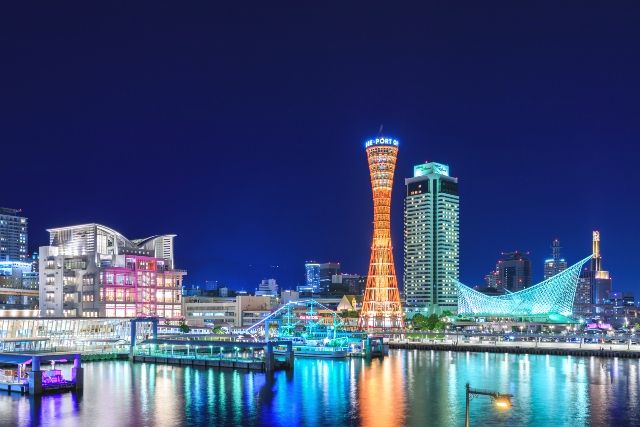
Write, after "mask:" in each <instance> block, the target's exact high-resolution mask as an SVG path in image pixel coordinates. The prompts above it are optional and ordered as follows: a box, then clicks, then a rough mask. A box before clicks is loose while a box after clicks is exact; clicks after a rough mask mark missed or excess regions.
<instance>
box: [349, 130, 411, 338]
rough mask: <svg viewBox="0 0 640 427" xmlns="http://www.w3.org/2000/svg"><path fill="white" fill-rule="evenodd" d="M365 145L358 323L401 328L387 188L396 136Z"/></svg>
mask: <svg viewBox="0 0 640 427" xmlns="http://www.w3.org/2000/svg"><path fill="white" fill-rule="evenodd" d="M365 148H366V151H367V160H368V161H369V172H370V174H371V189H372V190H373V241H372V243H371V261H370V263H369V273H368V275H367V285H366V288H365V291H364V299H363V302H362V311H361V312H360V319H359V322H358V325H359V326H360V328H362V329H366V330H374V331H375V330H378V331H379V330H381V329H403V328H404V320H403V312H402V306H401V305H400V292H399V291H398V280H397V279H396V269H395V265H394V263H393V246H392V244H391V190H392V188H393V172H394V170H395V167H396V158H397V156H398V140H397V139H393V138H383V137H378V138H375V139H370V140H369V141H367V142H366V143H365Z"/></svg>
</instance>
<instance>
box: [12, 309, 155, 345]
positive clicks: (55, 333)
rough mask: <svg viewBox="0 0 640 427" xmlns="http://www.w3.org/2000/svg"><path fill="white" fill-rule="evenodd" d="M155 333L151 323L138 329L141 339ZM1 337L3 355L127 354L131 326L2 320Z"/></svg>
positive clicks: (77, 320)
mask: <svg viewBox="0 0 640 427" xmlns="http://www.w3.org/2000/svg"><path fill="white" fill-rule="evenodd" d="M162 328H163V327H162V326H160V327H159V329H162ZM151 333H152V330H151V324H150V323H140V324H138V325H137V327H136V336H137V337H138V340H141V339H144V338H145V337H148V336H150V335H151ZM0 337H1V338H0V352H22V353H24V352H47V351H49V352H50V351H98V350H99V351H105V350H112V349H115V348H116V347H120V349H121V350H125V351H126V350H128V342H129V341H130V338H131V323H130V320H129V319H114V318H109V319H107V318H37V317H32V318H0Z"/></svg>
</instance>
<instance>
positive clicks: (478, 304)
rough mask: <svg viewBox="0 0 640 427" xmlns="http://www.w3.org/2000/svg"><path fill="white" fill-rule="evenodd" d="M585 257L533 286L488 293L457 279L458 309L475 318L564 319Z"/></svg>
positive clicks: (569, 314)
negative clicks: (503, 292)
mask: <svg viewBox="0 0 640 427" xmlns="http://www.w3.org/2000/svg"><path fill="white" fill-rule="evenodd" d="M590 260H591V256H589V257H587V258H584V259H583V260H581V261H579V262H577V263H576V264H574V265H572V266H571V267H569V268H567V269H566V270H565V271H563V272H562V273H560V274H557V275H555V276H553V277H551V278H550V279H547V280H545V281H543V282H540V283H538V284H536V285H534V286H530V287H527V288H525V289H521V290H519V291H516V292H509V293H506V294H504V295H497V296H488V295H485V294H483V293H481V292H478V291H477V290H474V289H472V288H469V287H467V286H465V285H463V284H462V283H460V282H458V313H459V314H460V315H462V316H469V317H475V318H487V317H490V318H515V319H520V320H522V321H539V322H565V321H567V320H568V318H570V317H571V316H572V315H573V304H574V296H575V293H576V288H577V286H578V279H579V276H580V270H581V269H582V266H583V265H585V264H586V263H587V262H589V261H590Z"/></svg>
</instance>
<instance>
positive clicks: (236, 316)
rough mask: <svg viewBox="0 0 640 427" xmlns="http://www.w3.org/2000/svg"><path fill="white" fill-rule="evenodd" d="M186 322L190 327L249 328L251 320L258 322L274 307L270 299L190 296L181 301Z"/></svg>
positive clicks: (249, 296)
mask: <svg viewBox="0 0 640 427" xmlns="http://www.w3.org/2000/svg"><path fill="white" fill-rule="evenodd" d="M182 305H183V311H184V316H185V320H186V322H187V323H188V324H189V326H192V327H203V326H206V327H216V326H220V327H228V328H241V327H243V326H250V325H252V324H253V323H255V322H253V323H249V322H251V321H252V320H253V319H256V318H257V319H258V320H260V319H261V318H263V317H265V313H267V315H268V313H271V312H272V310H273V309H274V307H275V304H274V301H273V299H272V298H268V297H264V296H252V295H240V296H236V297H229V298H223V297H207V296H192V297H184V298H183V300H182ZM256 322H257V320H256Z"/></svg>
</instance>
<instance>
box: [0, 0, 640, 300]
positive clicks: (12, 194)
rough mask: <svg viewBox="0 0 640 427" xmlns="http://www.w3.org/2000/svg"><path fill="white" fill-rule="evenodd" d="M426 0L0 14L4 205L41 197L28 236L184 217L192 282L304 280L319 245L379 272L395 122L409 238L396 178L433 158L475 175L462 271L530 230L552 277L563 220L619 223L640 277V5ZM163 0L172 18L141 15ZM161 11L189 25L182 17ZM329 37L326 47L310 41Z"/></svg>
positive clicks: (621, 242) (463, 225)
mask: <svg viewBox="0 0 640 427" xmlns="http://www.w3.org/2000/svg"><path fill="white" fill-rule="evenodd" d="M193 7H194V8H196V9H197V7H196V6H193ZM350 8H351V9H350ZM427 9H428V10H426V11H425V12H428V13H426V14H424V13H423V14H416V15H415V17H413V16H411V15H409V16H405V15H402V19H401V20H398V19H395V20H394V19H393V18H394V17H395V18H398V16H396V15H394V14H395V13H398V12H393V11H391V12H389V13H391V16H388V15H387V11H386V10H383V9H379V8H376V7H372V8H369V9H367V10H365V11H362V10H360V9H358V10H356V9H354V8H353V6H345V10H344V11H343V12H344V15H343V16H344V19H343V18H340V17H336V16H333V15H332V14H325V12H323V11H318V13H319V15H318V16H317V21H316V19H311V18H308V17H307V18H299V19H302V20H298V21H296V20H292V19H290V18H291V16H288V15H287V13H284V14H278V13H273V11H269V10H263V11H262V12H264V14H260V17H257V16H248V17H246V19H247V20H248V22H251V23H253V24H254V25H249V26H248V27H247V28H244V29H243V30H242V31H239V30H238V29H236V28H234V27H233V26H231V25H228V24H225V22H223V21H224V19H222V20H221V22H219V23H218V24H219V25H210V21H208V20H207V19H204V18H199V16H200V14H194V15H195V17H193V16H192V17H190V18H189V19H190V20H186V19H185V17H184V16H182V15H180V14H178V15H174V14H173V13H171V12H170V11H168V10H161V9H154V10H151V11H149V10H146V9H145V10H142V9H139V10H135V7H134V6H132V9H131V10H129V11H128V15H127V14H124V13H119V11H118V10H117V9H114V10H113V14H112V15H111V16H109V17H105V16H104V14H102V13H100V11H97V10H94V11H93V13H91V11H89V13H87V14H86V16H84V17H83V20H78V19H75V17H74V15H73V14H70V15H69V16H67V15H66V14H64V13H63V12H62V11H60V10H53V9H52V10H46V8H45V9H42V10H39V11H36V12H33V14H32V15H31V16H29V19H25V20H24V21H25V22H26V23H25V24H23V23H20V21H21V20H19V19H16V20H15V21H13V22H10V23H7V25H6V26H4V28H3V30H2V31H7V32H11V34H14V35H18V37H13V38H12V41H13V43H12V44H11V45H10V46H8V50H7V66H6V67H5V68H4V69H3V70H2V72H1V73H2V75H3V77H4V79H3V83H2V84H3V94H4V99H5V101H6V102H5V103H3V104H4V106H5V108H4V111H3V120H4V123H3V126H2V135H1V136H2V139H3V141H5V142H6V144H5V145H6V146H7V147H6V148H7V150H6V151H5V153H6V156H7V158H19V159H22V160H23V161H19V162H18V161H16V162H9V163H8V164H6V165H3V168H4V170H5V173H6V174H7V175H8V176H16V177H20V178H21V179H20V181H19V182H20V184H21V185H20V186H9V187H8V188H7V191H5V193H4V197H3V200H2V201H0V205H1V206H6V207H14V208H22V209H23V212H22V213H23V214H24V215H25V216H26V217H28V218H29V232H30V235H29V243H30V245H31V246H30V249H31V250H35V249H36V246H38V245H45V244H46V229H47V228H51V227H64V226H70V225H75V224H83V223H88V222H96V223H102V224H109V225H110V226H112V227H114V228H116V229H118V230H121V231H122V232H123V233H125V234H126V235H147V234H152V233H156V232H160V233H175V234H177V235H178V237H177V239H176V253H177V254H178V255H177V258H178V262H179V264H180V265H181V266H183V267H184V268H185V269H187V270H188V271H189V272H190V276H188V278H187V280H188V283H197V282H204V280H205V279H217V280H219V281H222V282H227V283H229V284H230V285H231V286H233V287H234V288H243V287H244V288H246V289H250V288H252V287H254V286H255V283H257V281H256V279H258V280H259V279H260V278H263V277H267V276H274V277H276V278H278V279H279V283H282V285H283V286H284V287H291V288H293V287H294V286H295V285H296V284H302V283H303V281H304V268H303V265H304V261H305V260H307V259H317V260H335V261H340V262H341V263H342V265H343V268H344V270H345V271H350V272H354V273H360V274H364V273H366V267H367V261H368V254H369V248H368V243H367V242H368V241H369V238H370V235H369V233H370V229H369V227H368V224H367V221H363V220H362V216H363V215H365V214H366V215H370V206H371V205H370V203H371V202H370V194H369V193H368V192H367V191H365V190H364V189H366V188H367V185H368V183H367V170H366V162H365V161H364V160H363V159H362V156H361V149H362V142H363V139H364V138H363V136H365V135H368V134H371V133H372V132H373V131H375V130H376V129H377V128H378V127H379V125H380V124H381V123H383V124H384V125H385V129H388V130H389V132H390V133H393V134H394V136H396V137H397V138H398V139H400V141H401V143H402V156H401V157H400V158H399V160H398V166H397V169H396V177H397V180H396V188H395V189H394V192H393V193H394V199H393V209H392V212H393V213H392V215H393V219H392V227H393V230H392V237H393V239H394V242H395V253H394V255H395V258H396V260H400V259H401V253H402V252H401V249H402V208H401V207H402V198H403V197H402V193H403V191H402V184H401V183H400V182H398V181H402V180H403V179H404V178H407V177H410V176H411V170H412V166H413V165H414V164H418V163H421V162H424V161H426V160H433V161H438V162H442V163H445V164H449V165H450V166H451V168H452V170H453V171H455V176H457V177H460V179H461V183H462V184H461V186H460V197H461V211H460V279H461V281H463V282H465V283H470V284H473V283H480V282H481V281H482V277H483V275H484V274H486V272H487V271H488V270H489V269H490V268H492V266H493V265H494V264H495V261H496V259H497V258H498V257H499V254H500V253H501V252H505V251H513V250H522V251H529V252H531V256H532V265H533V277H534V281H537V280H538V278H540V277H542V265H543V261H544V259H546V258H547V257H548V256H549V248H548V245H549V242H550V241H552V240H553V239H554V238H559V239H560V240H561V241H562V242H563V256H564V257H565V258H566V260H567V262H568V263H572V262H575V261H577V260H579V259H581V258H582V257H584V256H585V255H587V254H588V253H589V250H590V233H591V231H592V230H600V231H601V233H602V254H603V259H604V263H605V264H606V266H607V269H608V270H609V271H611V273H612V277H613V283H614V288H615V289H616V290H630V291H636V292H637V291H638V290H639V288H640V284H639V283H638V281H637V280H636V275H635V271H634V268H633V263H632V261H631V257H630V253H632V252H631V249H632V247H633V246H632V245H633V244H634V243H635V240H636V237H637V236H638V235H640V231H639V227H640V225H639V224H637V222H636V221H635V218H634V216H633V213H634V212H635V211H636V209H637V207H638V204H639V201H638V200H637V198H635V197H634V196H633V193H631V194H629V193H628V192H627V191H624V190H625V189H624V188H625V187H626V188H635V186H636V184H637V183H639V182H640V172H639V171H637V170H636V168H635V166H634V162H633V156H629V155H628V153H630V152H632V150H633V148H634V145H633V144H634V143H635V140H636V139H637V138H636V135H638V134H639V133H640V129H638V124H637V123H636V122H635V117H636V116H637V114H636V111H637V104H636V101H635V100H636V99H637V98H638V95H639V93H638V86H637V84H635V83H634V81H635V76H636V75H637V74H638V71H640V61H639V60H638V58H637V55H635V54H634V52H635V48H634V43H633V40H635V39H637V38H638V37H637V36H638V35H639V34H638V32H639V31H640V30H638V28H637V26H636V25H635V22H637V20H636V18H637V16H635V15H634V14H633V13H623V12H622V11H620V10H616V9H615V8H610V7H608V8H606V9H605V8H603V9H598V8H592V9H587V8H585V9H581V10H580V11H577V13H576V11H575V10H573V9H571V8H563V7H562V6H555V8H554V13H547V12H546V11H545V12H543V11H541V10H530V11H529V12H530V13H528V14H526V15H527V18H526V19H525V18H524V15H523V14H522V13H521V12H518V11H515V10H511V9H505V10H501V11H499V12H493V11H492V12H488V11H485V10H475V9H473V10H467V11H466V12H465V11H462V12H461V15H460V16H458V17H457V18H456V19H455V20H452V19H451V17H450V16H449V15H448V14H447V12H446V11H443V10H439V9H437V8H427ZM84 12H85V13H86V12H87V11H84ZM190 12H193V10H190ZM203 12H207V11H206V10H205V11H203ZM208 12H211V10H208ZM218 12H219V13H217V16H219V17H225V16H227V17H233V16H238V15H241V14H242V11H241V10H237V9H234V8H233V7H232V6H229V8H228V9H222V10H219V11H218ZM494 13H497V15H496V16H494ZM146 14H150V15H151V17H152V18H153V20H154V22H155V24H154V25H150V26H148V27H146V28H147V29H146V30H145V32H141V31H140V30H139V28H140V27H141V25H142V26H144V24H145V22H147V21H146V19H147V15H146ZM125 15H127V17H125ZM201 15H202V16H210V15H211V14H210V13H202V14H201ZM263 16H266V17H268V18H269V19H265V18H264V17H263ZM425 16H426V18H425ZM349 17H358V19H356V20H351V19H347V18H349ZM425 19H426V21H425ZM354 22H356V23H355V24H354ZM390 22H392V24H389V23H390ZM486 22H492V23H493V24H492V25H487V24H486ZM568 22H570V23H568ZM593 22H597V23H598V26H596V27H595V28H594V29H593V31H589V32H580V31H578V30H579V28H580V25H585V26H586V25H590V24H592V23H593ZM19 23H20V24H19ZM159 23H161V24H163V25H168V24H171V25H175V26H176V27H177V28H178V29H179V31H177V35H175V38H174V36H173V35H172V36H169V35H168V34H167V33H166V32H164V31H163V29H164V27H163V26H162V25H161V24H159ZM300 23H303V24H305V25H300ZM534 23H535V24H534ZM327 24H330V25H327ZM385 24H389V25H390V26H391V28H389V31H385V32H380V31H378V29H379V28H382V27H385ZM59 27H66V28H69V32H68V33H65V32H56V29H58V28H59ZM114 27H117V28H119V29H120V31H119V32H117V34H114V33H113V32H112V31H111V28H114ZM329 27H331V28H333V29H332V30H331V31H328V30H327V28H329ZM519 27H521V28H519ZM80 28H81V29H82V33H83V35H84V36H83V37H82V38H77V37H75V35H74V32H73V31H74V30H79V29H80ZM540 28H544V31H540ZM571 28H573V30H574V31H571ZM266 30H268V31H266ZM293 31H296V32H297V34H298V37H297V38H296V40H291V38H290V37H289V35H290V34H291V33H292V32H293ZM52 33H56V37H57V38H56V40H55V41H52V40H51V39H50V34H52ZM505 33H509V34H510V37H509V39H505V38H504V37H503V34H505ZM263 34H269V36H268V37H267V38H266V39H264V38H263ZM362 34H364V35H365V37H364V38H365V39H367V41H366V42H365V41H362V40H361V35H362ZM218 40H226V41H228V42H229V47H225V46H226V45H225V44H224V43H223V44H222V45H221V44H219V43H218V42H217V41H218ZM284 40H287V41H288V43H283V41H284ZM577 42H580V44H579V45H580V46H588V48H587V47H581V48H579V49H575V48H574V47H575V45H576V43H577ZM327 43H329V45H331V46H333V48H331V49H328V50H322V54H320V55H318V54H317V52H318V50H317V49H310V50H309V51H307V50H306V49H304V47H305V46H307V45H311V46H312V47H319V46H325V45H326V44H327ZM496 44H497V45H498V46H499V47H500V49H494V48H493V46H495V45H496ZM523 46H524V47H525V48H523ZM78 52H91V54H90V55H86V57H82V58H81V59H80V58H78V55H77V53H78ZM141 52H143V53H142V54H141ZM237 52H240V53H239V54H238V53H237ZM307 52H309V53H307ZM310 52H316V53H315V54H312V53H310ZM170 58H171V59H170ZM294 58H295V61H294V60H293V59H294ZM186 59H189V60H188V61H187V60H186ZM381 63H385V64H389V65H384V66H380V65H379V64H381ZM611 63H616V64H619V65H620V66H618V67H616V70H617V71H616V76H615V78H611V76H610V73H609V64H611ZM54 64H55V65H54ZM393 64H402V66H399V67H394V66H393ZM149 76H153V77H152V78H149ZM25 79H28V81H29V84H25V85H14V84H12V82H16V81H25ZM567 81H568V82H570V83H567ZM514 105H516V106H517V108H514ZM230 142H232V143H230ZM26 155H28V157H27V158H26V160H27V161H24V160H25V156H26ZM54 155H59V156H60V158H61V159H63V160H64V164H65V165H66V166H64V167H63V166H62V165H61V164H57V163H55V162H54V161H53V159H54V158H55V156H54ZM74 165H75V166H77V167H71V166H74ZM602 171H604V172H602ZM52 173H53V174H54V175H52ZM602 173H605V176H606V179H602ZM54 177H55V179H53V178H54ZM620 183H624V184H625V185H619V184H620ZM559 184H560V185H559ZM25 187H26V188H28V189H29V191H25V190H24V188H25ZM159 196H163V197H159ZM505 199H508V203H507V202H505ZM60 207H62V208H60ZM272 265H273V266H276V265H278V266H281V267H279V268H278V269H273V270H272V269H270V268H269V266H272ZM250 266H253V267H250ZM271 273H273V274H271Z"/></svg>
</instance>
